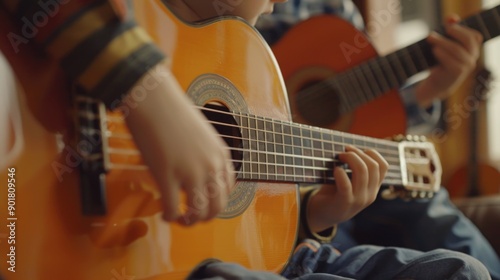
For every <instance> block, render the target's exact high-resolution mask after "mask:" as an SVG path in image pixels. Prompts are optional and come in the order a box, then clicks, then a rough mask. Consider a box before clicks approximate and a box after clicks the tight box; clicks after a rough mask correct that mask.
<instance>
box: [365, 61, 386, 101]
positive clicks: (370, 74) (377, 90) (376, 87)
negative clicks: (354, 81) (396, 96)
mask: <svg viewBox="0 0 500 280" xmlns="http://www.w3.org/2000/svg"><path fill="white" fill-rule="evenodd" d="M359 69H360V71H362V72H363V73H364V75H365V77H368V84H370V87H371V88H372V90H373V97H376V96H377V95H378V94H379V93H381V92H384V90H383V89H382V88H381V87H380V86H379V84H378V82H377V80H376V79H375V75H374V74H373V71H372V70H371V69H370V66H369V65H368V64H367V63H363V64H361V66H360V67H359Z"/></svg>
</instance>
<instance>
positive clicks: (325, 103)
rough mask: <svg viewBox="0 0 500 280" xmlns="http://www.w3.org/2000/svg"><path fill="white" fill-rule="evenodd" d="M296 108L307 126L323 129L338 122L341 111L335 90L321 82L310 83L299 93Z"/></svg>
mask: <svg viewBox="0 0 500 280" xmlns="http://www.w3.org/2000/svg"><path fill="white" fill-rule="evenodd" d="M296 108H297V111H298V113H299V114H300V115H301V116H302V118H303V119H304V120H305V121H306V122H307V124H310V125H314V126H321V127H325V126H328V125H330V124H333V123H334V122H336V121H337V119H338V118H339V117H340V109H341V108H340V101H339V96H338V94H337V92H336V91H335V89H333V88H332V87H329V86H326V85H324V84H321V83H320V81H311V82H308V83H307V84H305V85H304V86H303V87H302V88H301V89H300V91H298V92H297V96H296Z"/></svg>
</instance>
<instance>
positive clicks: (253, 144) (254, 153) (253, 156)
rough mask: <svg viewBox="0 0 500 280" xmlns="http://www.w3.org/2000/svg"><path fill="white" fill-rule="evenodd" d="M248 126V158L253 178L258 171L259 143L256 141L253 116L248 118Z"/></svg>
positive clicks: (255, 127) (255, 125)
mask: <svg viewBox="0 0 500 280" xmlns="http://www.w3.org/2000/svg"><path fill="white" fill-rule="evenodd" d="M248 125H249V126H248V127H249V128H250V139H249V140H250V141H249V142H250V145H249V148H250V151H249V160H250V168H249V169H250V176H251V178H254V177H253V176H254V174H258V173H259V164H258V163H259V153H258V151H259V149H258V147H259V143H258V141H257V139H258V138H257V120H256V119H255V118H254V117H249V118H248Z"/></svg>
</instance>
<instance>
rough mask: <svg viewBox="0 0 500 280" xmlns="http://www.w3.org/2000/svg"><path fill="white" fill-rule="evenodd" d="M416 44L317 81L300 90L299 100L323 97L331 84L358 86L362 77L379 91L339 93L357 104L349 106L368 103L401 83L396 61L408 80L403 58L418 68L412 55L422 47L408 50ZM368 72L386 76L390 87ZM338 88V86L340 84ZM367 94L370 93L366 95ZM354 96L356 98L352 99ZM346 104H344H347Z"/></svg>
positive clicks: (416, 44) (312, 99)
mask: <svg viewBox="0 0 500 280" xmlns="http://www.w3.org/2000/svg"><path fill="white" fill-rule="evenodd" d="M414 45H415V46H418V43H415V44H413V45H410V46H408V47H406V48H404V49H403V50H407V51H406V52H394V53H391V54H389V55H386V56H382V57H377V58H375V59H372V60H370V61H368V62H367V63H363V64H361V65H358V66H355V67H353V68H352V69H350V70H348V71H346V72H341V73H338V74H337V75H336V76H334V77H330V78H327V79H325V80H323V81H321V82H318V83H315V84H313V85H311V86H309V87H307V88H305V89H304V90H302V91H300V92H301V95H300V97H299V98H297V100H298V101H314V100H317V99H319V98H320V97H322V95H321V93H325V92H324V90H328V89H329V88H331V84H335V85H339V84H342V85H344V86H345V85H349V86H351V85H355V86H357V85H358V84H360V83H358V81H359V80H360V79H363V80H364V81H366V82H368V83H369V84H370V86H371V88H379V89H381V90H380V91H379V92H378V93H377V92H374V91H373V90H369V91H366V90H354V91H340V92H339V93H338V94H339V95H342V96H343V97H348V98H350V99H351V101H350V102H349V103H354V104H355V105H349V106H348V107H356V106H358V105H360V104H363V103H366V102H368V101H370V100H371V99H374V98H376V97H378V95H379V93H383V92H385V91H388V90H390V89H392V88H395V87H397V86H398V85H400V84H401V82H399V81H398V80H397V78H394V77H397V74H396V73H397V72H399V71H394V70H393V68H394V65H395V64H396V63H395V62H397V64H396V65H397V68H399V70H400V71H401V70H403V72H402V73H404V76H405V77H403V79H402V80H406V79H407V78H408V77H409V76H408V75H407V74H406V71H404V67H402V65H401V61H402V60H403V59H404V60H407V61H411V63H410V64H411V66H412V68H414V70H416V69H417V65H416V63H415V62H414V61H413V59H412V56H413V55H415V54H418V53H419V52H420V53H422V50H421V49H420V48H417V50H408V49H409V48H410V47H413V46H414ZM425 63H427V62H426V61H425ZM368 64H371V66H372V68H369V66H368ZM382 64H385V66H383V65H382ZM374 65H375V66H377V68H378V69H379V70H380V71H377V70H375V68H373V66H374ZM363 67H364V69H363ZM384 69H385V70H384ZM391 72H392V74H391ZM367 73H369V74H370V75H371V76H379V77H380V76H382V77H384V79H385V81H386V82H387V83H386V84H387V85H389V84H390V87H389V88H387V89H383V88H381V87H380V86H379V85H378V83H377V82H376V81H374V80H373V79H370V80H371V82H370V81H368V79H367V78H366V76H367ZM416 73H418V72H417V71H415V72H414V74H416ZM377 74H378V75H377ZM400 74H401V73H400ZM388 75H389V76H391V77H390V78H392V79H390V78H388V77H387V76H388ZM390 80H391V81H390ZM361 84H364V83H361ZM336 88H338V86H337V87H336ZM348 92H349V93H348ZM353 92H354V93H353ZM316 93H320V94H316ZM365 94H369V95H368V96H366V95H365ZM362 95H365V96H364V97H361V96H362ZM353 98H355V100H352V99H353ZM344 99H345V98H344ZM349 103H346V104H349ZM346 104H344V105H346Z"/></svg>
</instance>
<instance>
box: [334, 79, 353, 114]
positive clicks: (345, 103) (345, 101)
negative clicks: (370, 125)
mask: <svg viewBox="0 0 500 280" xmlns="http://www.w3.org/2000/svg"><path fill="white" fill-rule="evenodd" d="M338 77H339V76H337V77H335V79H334V81H335V84H336V85H337V90H338V91H337V94H339V95H340V97H341V99H342V103H341V104H342V105H341V106H340V108H341V109H342V108H346V110H345V111H342V110H341V111H340V113H346V112H349V111H351V110H352V108H353V106H354V105H353V104H354V102H353V100H351V98H352V97H351V96H350V94H349V90H348V89H347V88H346V86H345V84H344V83H342V81H341V80H339V79H338ZM340 77H341V76H340Z"/></svg>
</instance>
